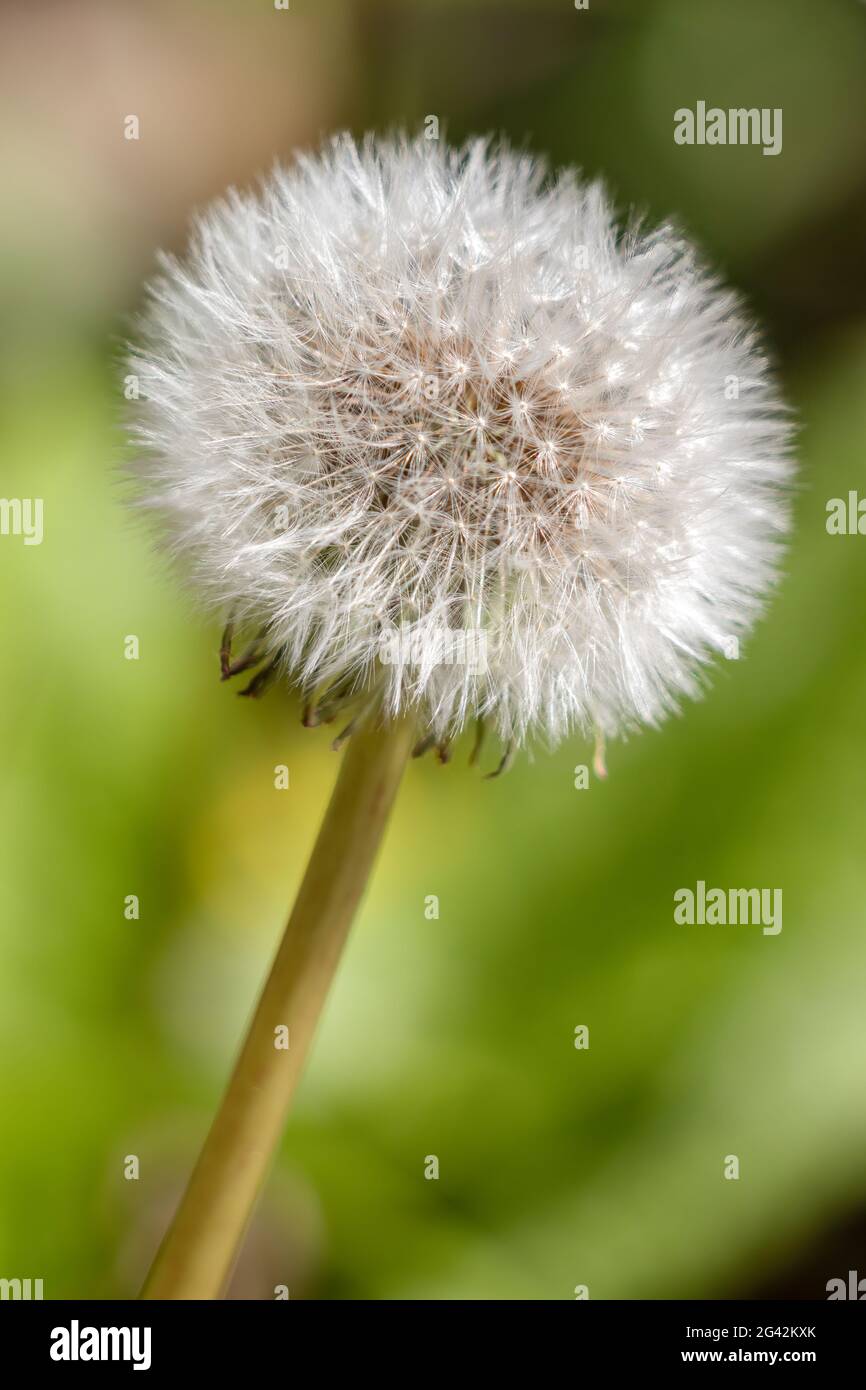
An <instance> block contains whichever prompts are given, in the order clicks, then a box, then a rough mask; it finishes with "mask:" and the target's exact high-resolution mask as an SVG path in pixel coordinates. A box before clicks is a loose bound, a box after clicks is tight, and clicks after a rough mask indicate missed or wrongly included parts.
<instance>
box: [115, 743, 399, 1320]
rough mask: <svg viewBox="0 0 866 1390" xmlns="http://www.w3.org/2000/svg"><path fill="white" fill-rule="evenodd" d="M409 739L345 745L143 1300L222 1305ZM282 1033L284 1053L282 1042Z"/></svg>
mask: <svg viewBox="0 0 866 1390" xmlns="http://www.w3.org/2000/svg"><path fill="white" fill-rule="evenodd" d="M411 744H412V730H411V728H410V726H409V725H408V723H407V722H405V721H400V722H396V723H393V724H391V725H390V726H389V727H387V728H384V729H379V730H361V731H360V732H359V733H357V734H355V735H354V736H353V737H352V739H351V740H350V742H349V746H348V749H347V751H346V753H345V756H344V759H343V764H342V767H341V768H340V772H339V776H338V778H337V782H336V785H335V787H334V791H333V794H332V796H331V801H330V804H329V806H328V809H327V811H326V813H325V819H324V821H323V823H322V828H321V830H320V831H319V837H318V839H317V840H316V844H315V846H314V849H313V853H312V857H311V859H310V862H309V864H308V866H307V872H306V874H305V875H304V879H303V882H302V884H301V888H300V892H299V893H298V898H297V902H296V903H295V907H294V910H293V912H292V915H291V917H290V918H289V924H288V926H287V928H286V932H285V935H284V937H283V940H282V943H281V945H280V948H279V950H278V952H277V955H276V958H275V960H274V963H273V966H272V968H271V973H270V975H269V976H268V979H267V982H266V984H265V987H264V990H263V992H262V995H261V998H260V999H259V1003H258V1006H257V1008H256V1011H255V1014H254V1016H253V1020H252V1023H251V1024H250V1027H249V1031H248V1033H247V1036H246V1040H245V1042H244V1044H243V1047H242V1049H241V1052H240V1056H239V1057H238V1060H237V1063H236V1065H235V1069H234V1072H233V1074H232V1077H231V1080H230V1081H229V1084H228V1089H227V1090H226V1092H225V1095H224V1097H223V1100H222V1104H221V1105H220V1108H219V1110H218V1111H217V1115H216V1118H215V1120H214V1122H213V1125H212V1126H211V1129H210V1133H209V1134H208V1136H207V1139H206V1140H205V1143H204V1147H203V1149H202V1151H201V1154H200V1156H199V1159H198V1162H197V1164H196V1166H195V1168H194V1170H193V1173H192V1176H191V1178H190V1180H189V1185H188V1186H187V1189H186V1192H185V1193H184V1196H183V1198H182V1199H181V1203H180V1206H179V1207H178V1210H177V1213H176V1215H175V1218H174V1221H173V1222H172V1224H171V1226H170V1228H169V1230H168V1233H167V1235H166V1237H165V1239H164V1240H163V1242H162V1245H161V1246H160V1249H159V1251H158V1253H157V1256H156V1259H155V1261H154V1264H153V1267H152V1269H151V1271H150V1274H149V1275H148V1278H147V1282H146V1283H145V1286H144V1289H143V1291H142V1294H141V1297H142V1298H145V1299H210V1298H219V1297H220V1295H221V1293H222V1291H223V1290H224V1288H225V1285H226V1281H227V1279H228V1276H229V1274H230V1273H231V1269H232V1266H233V1263H234V1259H235V1256H236V1254H237V1250H238V1247H239V1245H240V1242H241V1239H242V1237H243V1234H244V1231H245V1230H246V1226H247V1223H248V1221H249V1218H250V1214H251V1212H252V1209H253V1206H254V1204H255V1201H256V1197H257V1196H258V1193H259V1190H260V1188H261V1186H262V1183H263V1181H264V1178H265V1176H266V1174H267V1171H268V1168H269V1166H270V1162H271V1158H272V1155H273V1153H274V1150H275V1148H276V1146H277V1144H278V1142H279V1139H280V1135H281V1133H282V1130H283V1123H284V1120H285V1116H286V1112H287V1110H288V1106H289V1102H290V1100H291V1098H292V1095H293V1094H294V1091H295V1087H296V1086H297V1083H298V1080H299V1078H300V1075H301V1072H302V1070H303V1066H304V1061H305V1059H306V1055H307V1051H308V1049H309V1046H310V1041H311V1039H312V1036H313V1032H314V1030H315V1027H316V1023H317V1022H318V1018H319V1014H320V1013H321V1010H322V1006H323V1004H324V1002H325V999H326V997H327V993H328V990H329V988H330V985H331V981H332V979H333V977H334V973H335V971H336V968H337V964H338V962H339V960H340V955H341V953H342V950H343V946H344V944H345V941H346V937H347V935H348V932H349V927H350V926H351V924H352V918H353V917H354V915H355V910H356V908H357V906H358V903H359V901H360V899H361V896H362V894H363V892H364V887H365V885H366V882H367V878H368V876H369V873H370V870H371V868H372V865H373V861H374V859H375V857H376V852H377V850H378V847H379V843H380V841H381V838H382V834H383V831H384V829H385V824H386V822H387V819H388V813H389V811H390V809H391V806H392V804H393V801H394V798H395V796H396V793H397V788H398V786H399V784H400V778H401V776H402V773H403V770H404V767H405V765H406V760H407V758H408V756H409V750H410V747H411ZM284 1029H288V1041H289V1046H288V1048H287V1049H286V1048H285V1047H282V1048H281V1047H278V1046H276V1042H277V1040H278V1034H279V1033H281V1032H282V1030H284ZM284 1036H285V1034H284V1033H283V1037H284Z"/></svg>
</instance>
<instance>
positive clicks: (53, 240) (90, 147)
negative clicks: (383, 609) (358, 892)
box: [0, 0, 866, 1299]
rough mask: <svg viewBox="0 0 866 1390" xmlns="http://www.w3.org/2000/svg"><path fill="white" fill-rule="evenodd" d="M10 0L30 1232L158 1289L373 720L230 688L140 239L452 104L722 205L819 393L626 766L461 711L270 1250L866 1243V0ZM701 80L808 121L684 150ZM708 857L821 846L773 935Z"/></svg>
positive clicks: (702, 1281)
mask: <svg viewBox="0 0 866 1390" xmlns="http://www.w3.org/2000/svg"><path fill="white" fill-rule="evenodd" d="M0 24H2V33H0V159H2V180H3V184H2V186H3V201H4V204H5V216H4V219H3V222H2V229H0V303H2V304H3V306H4V320H5V327H4V331H3V333H2V335H0V372H2V402H0V450H2V463H0V467H2V485H0V492H2V494H3V495H4V496H6V497H12V496H20V497H42V498H43V499H44V527H45V534H44V542H43V544H42V545H40V546H35V545H34V546H24V545H23V542H22V540H21V538H20V537H14V536H3V537H0V584H2V605H3V619H4V621H3V629H2V653H3V664H4V678H3V681H2V684H0V712H2V713H0V729H2V740H3V776H2V778H0V796H2V804H0V840H2V851H0V853H2V864H0V869H2V872H0V893H2V902H0V906H2V912H0V1044H2V1046H0V1055H2V1059H3V1062H2V1069H0V1071H2V1079H0V1276H2V1277H7V1278H11V1277H21V1278H24V1277H32V1278H37V1277H39V1278H43V1280H44V1289H45V1296H46V1297H47V1298H61V1297H93V1298H118V1297H120V1298H122V1297H129V1296H131V1295H132V1294H134V1292H135V1291H136V1289H137V1287H138V1285H139V1282H140V1280H141V1277H142V1275H143V1272H144V1270H145V1268H146V1266H147V1264H148V1262H149V1258H150V1256H151V1254H152V1252H153V1250H154V1247H155V1245H156V1243H157V1241H158V1239H159V1236H160V1235H161V1233H162V1230H163V1229H164V1227H165V1224H166V1222H167V1219H168V1216H169V1214H170V1211H171V1209H172V1204H173V1202H174V1200H175V1199H176V1197H177V1195H178V1192H179V1190H180V1187H181V1185H182V1183H183V1181H184V1179H185V1177H186V1175H187V1174H188V1172H189V1169H190V1165H191V1163H192V1160H193V1158H194V1155H195V1153H196V1151H197V1148H198V1145H199V1143H200V1141H201V1139H202V1137H203V1134H204V1131H205V1129H206V1126H207V1123H208V1119H209V1117H210V1115H211V1114H212V1112H213V1110H214V1107H215V1104H216V1101H217V1098H218V1095H219V1092H220V1090H221V1087H222V1084H223V1081H224V1079H225V1077H226V1075H227V1069H228V1067H229V1064H230V1061H231V1058H232V1055H233V1053H234V1050H235V1047H236V1044H237V1041H238V1039H239V1035H240V1032H241V1029H242V1026H243V1022H244V1020H245V1018H246V1016H247V1014H248V1011H249V1008H250V1006H251V1002H252V1000H253V998H254V995H255V993H256V991H257V988H258V984H259V982H260V980H261V979H262V977H263V974H264V971H265V969H266V967H267V963H268V961H269V958H270V955H271V953H272V951H273V949H274V947H275V944H276V941H277V939H278V936H279V933H280V930H281V927H282V924H283V921H284V918H285V914H286V911H287V908H288V906H289V903H290V901H291V898H292V895H293V892H294V888H295V886H296V884H297V882H298V879H299V875H300V873H301V870H302V866H303V863H304V860H305V856H306V854H307V852H308V850H309V847H310V845H311V842H312V838H313V835H314V833H315V827H316V824H317V821H318V819H319V817H320V814H321V811H322V808H323V806H324V804H325V801H326V799H327V796H328V792H329V788H330V785H331V783H332V780H333V777H334V774H335V770H336V765H337V759H336V757H335V755H334V754H332V753H331V752H330V751H329V747H328V739H329V734H328V732H327V731H317V732H305V731H303V730H302V729H301V727H300V725H299V721H298V710H297V708H296V705H295V703H294V701H293V699H292V697H291V696H290V695H289V694H288V693H277V694H272V695H269V696H268V698H267V699H266V700H264V701H263V702H262V703H261V704H252V705H250V704H248V703H247V702H239V701H238V700H236V699H235V698H234V695H233V693H232V692H231V691H230V690H229V689H228V688H227V687H224V686H220V684H219V681H218V679H217V647H218V641H219V633H218V632H217V631H216V630H215V629H214V627H213V626H211V625H209V624H205V623H204V622H203V621H202V620H201V618H200V617H199V616H198V615H197V614H196V613H195V612H194V611H193V610H192V608H191V606H190V604H189V602H188V600H187V599H186V598H185V597H184V596H183V595H182V594H181V593H180V592H179V591H178V588H177V586H176V585H175V583H174V582H173V581H172V580H171V579H170V578H169V576H168V575H167V574H165V573H164V571H163V568H162V565H161V563H160V562H159V561H157V560H156V559H155V558H153V556H152V555H151V552H150V549H149V546H148V544H147V539H146V537H145V536H144V535H143V534H142V532H141V529H140V528H139V527H138V526H137V525H136V524H134V523H132V522H131V521H130V519H129V517H128V515H127V513H126V511H125V509H124V506H123V502H122V486H121V485H120V483H119V481H118V475H117V464H118V459H119V458H120V456H121V453H122V447H123V446H122V433H121V427H120V420H121V413H122V410H121V408H122V400H121V395H120V390H119V386H118V381H119V376H120V372H119V368H118V356H119V351H120V343H121V341H122V339H123V337H124V335H125V334H126V333H127V331H128V328H129V321H130V315H131V314H133V313H134V311H135V308H136V306H137V304H138V303H139V302H140V294H141V285H142V282H143V280H144V278H145V277H146V275H147V274H148V273H149V272H150V270H151V268H152V265H153V256H154V252H155V249H156V248H157V247H158V246H160V245H162V246H168V247H172V248H180V247H181V246H182V245H183V241H184V235H185V226H186V224H187V220H188V217H189V213H190V211H191V209H192V208H193V207H196V206H199V205H201V204H202V203H203V202H204V201H206V200H207V199H208V198H210V197H211V196H213V195H215V194H217V193H218V192H220V191H221V190H222V189H223V188H224V187H225V186H226V185H227V184H229V183H232V182H234V183H238V184H241V185H243V184H248V183H250V182H251V181H253V180H254V178H255V177H256V175H257V174H258V173H259V172H261V171H263V170H266V169H267V168H268V167H269V166H270V164H271V163H272V161H273V159H274V158H275V157H276V156H282V157H290V155H291V151H292V150H293V149H294V148H297V147H302V146H305V145H309V144H311V143H315V142H316V141H317V140H318V138H319V136H320V135H322V134H326V133H328V132H330V131H331V130H333V129H336V128H340V127H342V126H349V127H351V128H352V129H354V130H356V131H358V132H360V131H362V130H364V129H366V128H368V127H375V128H385V127H388V126H393V125H404V126H407V127H408V128H410V129H421V128H422V127H423V122H424V119H425V117H426V116H428V115H437V116H438V117H439V119H440V121H441V122H442V124H443V133H445V134H447V135H448V136H449V137H451V138H455V139H457V138H462V137H463V136H464V135H465V134H468V133H471V132H477V131H486V130H488V129H495V130H502V131H504V132H506V133H507V134H508V135H509V136H510V137H511V139H512V140H514V141H515V142H517V143H523V142H525V143H526V144H527V145H528V147H530V148H532V149H535V150H538V151H540V152H544V153H545V154H546V155H548V156H549V158H550V159H551V161H552V162H553V163H554V164H559V163H566V162H567V163H574V164H578V165H581V166H583V167H584V169H586V170H587V171H588V172H591V173H596V172H603V173H605V174H606V175H607V177H608V179H609V182H610V186H611V189H612V191H613V193H614V195H615V197H616V199H617V200H618V203H619V204H620V205H621V206H622V207H623V208H627V207H628V206H629V205H632V204H636V205H638V206H640V207H642V208H645V209H646V210H647V211H648V213H649V214H650V215H651V216H652V217H664V216H668V215H671V214H672V215H674V216H675V217H676V218H677V219H678V220H679V222H680V223H681V224H682V225H683V226H684V227H685V228H686V229H688V230H689V231H690V232H692V233H693V234H694V235H696V236H697V237H698V238H699V239H700V240H701V242H702V243H703V244H704V246H705V248H706V251H707V253H708V254H709V256H710V257H711V258H712V259H713V261H714V262H716V263H717V264H718V265H719V267H720V269H721V271H722V273H723V274H724V275H725V276H726V277H727V278H728V279H730V280H731V281H732V282H733V283H735V284H737V285H739V286H740V287H741V289H742V290H743V291H744V293H745V294H746V295H747V297H748V299H749V301H750V302H751V304H752V306H753V307H754V309H755V311H756V313H758V314H759V315H760V316H761V317H762V318H763V320H764V322H765V323H766V326H767V333H768V338H769V341H770V344H771V347H772V349H773V351H774V353H775V354H776V356H777V357H778V359H779V362H780V367H781V371H782V374H783V377H784V381H785V388H786V391H787V394H788V396H789V399H790V401H791V403H792V405H793V407H794V408H795V410H796V413H797V416H798V420H799V425H800V435H799V446H798V447H799V453H800V457H801V462H802V471H801V475H800V487H799V489H798V492H797V497H796V514H797V515H796V523H797V524H796V533H795V537H794V541H793V545H792V548H791V551H790V555H789V558H788V564H787V576H786V579H785V582H784V585H783V587H782V589H781V591H780V593H779V596H778V598H777V599H776V601H775V602H774V603H773V605H772V608H771V611H770V613H769V616H768V618H767V619H766V621H764V622H763V623H762V624H761V626H760V627H759V629H758V631H757V632H756V634H755V635H754V637H753V639H752V640H751V642H750V643H749V644H748V645H747V646H746V647H745V649H744V650H743V651H742V653H741V658H742V659H741V660H739V661H736V662H734V661H731V662H724V661H722V662H720V663H719V666H718V669H717V670H716V671H715V672H714V673H713V679H712V688H711V691H710V693H709V695H708V697H707V698H706V699H705V700H704V701H703V702H702V703H700V704H697V705H694V706H692V707H690V708H688V709H686V710H685V711H684V714H683V717H682V718H681V719H675V720H672V721H670V722H669V723H668V725H667V726H666V727H665V728H664V729H663V730H661V731H660V732H657V733H651V732H650V733H646V734H644V735H643V736H641V737H640V738H635V739H633V740H631V741H630V742H628V743H625V744H617V745H615V746H613V747H612V748H610V749H609V750H608V766H609V772H610V775H609V778H608V780H607V782H604V783H602V782H598V781H595V780H592V782H591V785H590V787H589V788H588V789H587V790H578V789H576V788H575V786H574V781H575V778H574V769H575V767H576V766H577V765H578V764H583V763H588V762H590V761H591V750H590V749H588V748H586V747H585V746H583V745H582V744H580V743H579V742H575V743H574V744H572V745H570V746H565V747H562V748H561V749H560V750H559V751H558V752H557V753H556V754H555V755H552V756H551V755H549V754H548V753H547V752H545V751H544V750H541V749H539V750H537V752H536V755H535V756H534V758H527V757H524V758H522V759H521V760H520V761H519V762H518V764H517V766H516V767H515V769H514V771H513V772H512V773H511V774H510V775H509V776H508V777H506V778H503V779H501V780H500V781H498V782H493V783H485V782H483V781H482V780H481V779H480V778H479V776H478V775H477V773H475V772H473V771H472V770H471V769H468V768H467V767H466V765H465V756H463V751H461V754H460V756H458V758H457V759H456V761H455V762H454V763H453V764H452V765H451V766H449V767H448V768H445V769H442V768H439V767H438V766H436V765H435V764H434V763H433V762H432V761H431V760H429V759H427V760H424V761H423V762H420V763H418V764H415V765H413V766H412V768H411V769H410V772H409V775H408V779H407V781H406V784H405V786H404V788H403V791H402V793H401V799H400V802H399V804H398V810H397V814H396V817H395V819H394V822H393V824H392V827H391V830H390V832H389V836H388V839H387V842H386V846H385V849H384V852H383V855H382V859H381V861H380V865H379V869H378V873H377V875H376V879H375V883H374V885H373V887H372V890H371V892H370V894H369V897H368V900H367V902H366V905H365V908H364V910H363V913H362V916H361V918H360V920H359V922H358V924H357V926H356V929H355V931H354V934H353V936H352V939H351V942H350V947H349V950H348V954H347V957H346V959H345V962H344V965H343V968H342V970H341V973H340V976H339V979H338V983H337V987H336V989H335V991H334V994H333V996H332V999H331V1001H330V1005H329V1007H328V1011H327V1014H326V1017H325V1020H324V1023H323V1026H322V1029H321V1031H320V1033H319V1036H318V1039H317V1042H316V1046H315V1049H314V1052H313V1056H312V1061H311V1065H310V1067H309V1070H308V1073H307V1076H306V1080H305V1082H304V1084H303V1087H302V1090H301V1093H300V1096H299V1100H298V1103H297V1107H296V1110H295V1112H294V1115H293V1118H292V1121H291V1124H290V1126H289V1129H288V1131H287V1134H286V1136H285V1139H284V1142H283V1144H282V1149H281V1153H280V1157H279V1163H278V1166H277V1169H276V1171H275V1173H274V1176H273V1179H272V1181H271V1183H270V1185H269V1188H268V1191H267V1194H266V1197H265V1199H264V1200H263V1202H262V1204H261V1206H260V1209H259V1212H258V1216H257V1218H256V1221H255V1225H254V1227H253V1229H252V1231H251V1233H250V1237H249V1239H248V1241H247V1244H246V1247H245V1250H244V1253H243V1256H242V1259H241V1261H240V1264H239V1266H238V1270H237V1274H236V1277H235V1281H234V1284H233V1286H232V1296H233V1297H238V1298H270V1297H272V1296H273V1289H274V1286H275V1285H277V1284H286V1285H288V1286H289V1289H290V1294H291V1297H293V1298H303V1297H313V1298H361V1299H367V1298H373V1299H380V1298H387V1299H392V1298H399V1299H413V1298H429V1299H569V1298H573V1297H574V1288H575V1286H576V1285H578V1284H586V1285H588V1286H589V1291H590V1296H591V1297H592V1298H678V1297H697V1298H728V1297H777V1296H783V1295H788V1294H791V1295H794V1296H798V1297H807V1298H823V1297H826V1294H825V1285H826V1282H827V1280H828V1279H830V1278H833V1277H837V1276H843V1277H844V1276H846V1275H847V1271H848V1269H849V1268H856V1269H859V1272H860V1274H861V1276H864V1275H866V1007H864V1001H866V914H864V903H866V856H864V853H863V846H864V830H866V813H864V806H866V786H864V782H866V758H864V737H863V735H864V708H866V705H864V698H866V661H864V641H863V634H864V618H866V584H864V557H866V539H864V538H863V537H835V536H829V535H828V534H827V531H826V528H825V508H826V502H827V500H828V499H829V498H832V497H838V496H842V497H846V496H847V494H848V492H849V490H850V489H859V490H860V493H861V495H863V493H864V492H866V464H864V460H866V390H864V382H866V283H864V274H863V247H864V235H866V122H864V119H863V110H864V72H866V6H864V5H863V4H862V3H860V2H859V0H821V3H820V4H816V3H814V0H701V2H700V3H696V0H659V3H653V2H652V0H631V2H630V3H629V0H591V3H590V6H589V9H588V10H587V11H577V10H575V8H574V6H573V4H572V3H571V0H525V3H502V0H496V3H493V0H487V2H486V3H480V0H461V3H457V0H454V3H445V0H438V3H434V0H430V2H429V3H421V2H419V0H416V3H405V0H401V3H396V0H395V3H381V2H380V0H365V2H364V3H355V4H349V3H346V4H339V3H323V0H291V6H290V9H289V10H288V11H277V10H275V8H274V6H273V4H272V3H271V0H248V3H239V0H222V3H214V0H209V3H205V2H204V0H201V2H200V3H198V2H197V0H172V3H168V0H165V3H148V4H140V3H133V0H64V3H59V2H58V3H50V2H47V3H46V2H45V0H43V3H40V4H38V5H33V4H25V3H23V0H19V3H6V4H5V5H4V7H3V11H2V20H0ZM698 100H705V101H707V103H708V104H709V105H718V106H722V107H728V106H747V107H750V106H757V107H770V108H774V107H781V108H782V109H783V112H784V126H783V130H784V144H783V151H782V153H781V154H780V155H779V156H778V157H776V158H767V157H764V156H762V154H761V151H760V149H756V148H752V147H745V148H743V147H739V148H738V147H730V148H727V147H703V148H700V147H692V148H687V147H681V146H677V145H676V144H675V143H674V141H673V112H674V110H675V109H676V108H678V107H681V106H691V107H694V106H695V104H696V102H697V101H698ZM129 114H135V115H137V116H138V117H139V121H140V139H139V140H138V141H129V140H126V139H124V134H123V129H124V126H123V123H124V119H125V117H126V116H127V115H129ZM128 634H135V635H137V636H138V638H139V642H140V659H139V660H137V661H128V660H126V659H125V658H124V638H125V637H126V636H127V635H128ZM277 763H286V764H288V766H289V769H290V778H291V784H290V788H289V790H288V791H283V792H280V791H276V790H275V789H274V785H273V768H274V765H275V764H277ZM698 879H704V880H705V881H706V882H707V883H708V884H709V885H720V886H725V887H727V886H734V885H742V886H753V885H763V886H768V887H780V888H782V890H783V894H784V928H783V931H782V932H781V934H780V935H778V936H775V937H769V936H763V935H762V934H761V932H760V929H759V928H757V927H727V928H724V927H715V928H714V927H693V928H687V927H679V926H676V925H675V924H674V922H673V916H672V895H673V893H674V891H675V890H676V889H677V888H678V887H681V886H684V885H692V886H693V885H694V884H695V882H696V880H698ZM129 894H136V895H138V896H139V897H140V904H141V908H140V912H141V915H140V919H139V920H137V921H135V920H133V921H130V920H127V919H126V918H125V917H124V900H125V898H126V896H127V895H129ZM430 894H436V895H438V897H439V902H440V916H439V918H438V920H433V921H430V920H427V918H426V917H425V913H424V906H425V898H426V897H427V895H430ZM579 1024H585V1025H587V1026H588V1028H589V1030H590V1046H589V1049H588V1050H586V1051H579V1050H576V1049H575V1047H574V1030H575V1027H576V1026H577V1025H579ZM132 1154H134V1155H137V1156H138V1158H139V1161H140V1177H139V1179H138V1180H137V1181H127V1180H126V1179H125V1177H124V1160H125V1158H126V1156H127V1155H132ZM432 1154H435V1155H437V1156H438V1159H439V1164H440V1177H439V1180H438V1181H427V1180H425V1178H424V1166H425V1157H426V1156H427V1155H432ZM729 1154H736V1155H737V1156H738V1157H739V1160H740V1173H741V1176H740V1179H739V1180H738V1181H726V1180H725V1179H724V1177H723V1165H724V1160H725V1156H726V1155H729Z"/></svg>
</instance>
